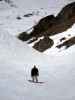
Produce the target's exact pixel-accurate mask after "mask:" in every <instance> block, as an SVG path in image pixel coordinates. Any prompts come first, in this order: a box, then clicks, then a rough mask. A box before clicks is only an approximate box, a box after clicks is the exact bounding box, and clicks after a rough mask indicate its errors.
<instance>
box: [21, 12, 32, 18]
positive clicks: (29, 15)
mask: <svg viewBox="0 0 75 100" xmlns="http://www.w3.org/2000/svg"><path fill="white" fill-rule="evenodd" d="M31 16H33V14H32V13H29V14H25V15H24V16H23V17H31Z"/></svg>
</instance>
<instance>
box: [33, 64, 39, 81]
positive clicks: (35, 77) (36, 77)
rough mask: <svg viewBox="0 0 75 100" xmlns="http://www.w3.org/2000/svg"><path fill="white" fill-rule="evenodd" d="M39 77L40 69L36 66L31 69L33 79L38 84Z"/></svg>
mask: <svg viewBox="0 0 75 100" xmlns="http://www.w3.org/2000/svg"><path fill="white" fill-rule="evenodd" d="M38 76H39V71H38V68H36V66H35V65H34V67H33V68H32V69H31V77H32V81H33V82H38Z"/></svg>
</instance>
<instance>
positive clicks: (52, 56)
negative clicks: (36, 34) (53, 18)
mask: <svg viewBox="0 0 75 100" xmlns="http://www.w3.org/2000/svg"><path fill="white" fill-rule="evenodd" d="M9 1H12V2H11V3H6V2H4V0H2V1H0V100H75V60H74V59H75V46H74V45H73V46H71V47H70V48H68V49H66V50H65V49H64V47H63V48H62V49H63V50H62V49H60V50H59V49H57V48H56V46H57V44H60V41H59V39H61V38H62V37H64V36H65V37H66V38H67V40H68V39H69V38H71V37H74V36H75V25H73V26H72V27H71V28H70V29H68V30H67V31H66V32H63V33H61V34H58V35H55V36H52V37H50V38H52V39H53V40H54V46H53V47H52V48H51V49H48V50H47V51H45V52H44V53H39V52H38V51H36V50H34V49H33V48H31V46H29V45H28V44H27V43H26V42H22V41H20V40H19V39H17V38H16V36H17V35H18V34H19V33H21V32H24V31H26V30H28V29H30V28H31V27H33V26H34V25H35V24H37V22H38V21H39V20H40V19H41V18H42V17H44V16H47V15H50V14H54V15H56V14H57V13H58V12H59V11H60V8H62V6H64V5H66V4H68V2H72V1H75V0H71V1H70V0H66V2H65V0H53V1H52V0H27V1H26V0H23V2H22V0H9ZM43 1H44V2H43ZM58 1H62V2H59V3H58ZM39 2H40V4H39ZM42 2H43V3H42ZM55 3H56V5H54V4H55ZM47 4H48V5H47ZM49 4H50V5H49ZM11 5H12V6H11ZM52 5H54V6H53V8H52ZM51 8H52V9H51ZM69 35H70V36H69ZM34 65H36V66H37V67H38V69H39V79H38V80H39V82H43V83H42V84H40V83H30V82H29V81H28V80H31V76H30V71H31V68H32V67H33V66H34Z"/></svg>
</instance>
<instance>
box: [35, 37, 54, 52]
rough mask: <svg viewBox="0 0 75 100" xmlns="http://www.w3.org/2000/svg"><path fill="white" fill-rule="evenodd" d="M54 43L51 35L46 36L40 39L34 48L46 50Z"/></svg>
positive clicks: (41, 50)
mask: <svg viewBox="0 0 75 100" xmlns="http://www.w3.org/2000/svg"><path fill="white" fill-rule="evenodd" d="M53 44H54V42H53V40H52V39H50V38H49V37H44V38H43V39H40V40H39V42H37V43H35V44H34V46H33V48H34V49H36V50H38V51H40V52H44V51H45V50H47V49H48V48H51V47H52V46H53Z"/></svg>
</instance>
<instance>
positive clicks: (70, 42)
mask: <svg viewBox="0 0 75 100" xmlns="http://www.w3.org/2000/svg"><path fill="white" fill-rule="evenodd" d="M72 45H75V37H72V38H70V39H69V40H67V41H65V42H63V43H62V44H59V45H57V46H56V47H57V48H59V49H60V48H61V47H63V46H65V48H66V49H67V48H69V47H71V46H72Z"/></svg>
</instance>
